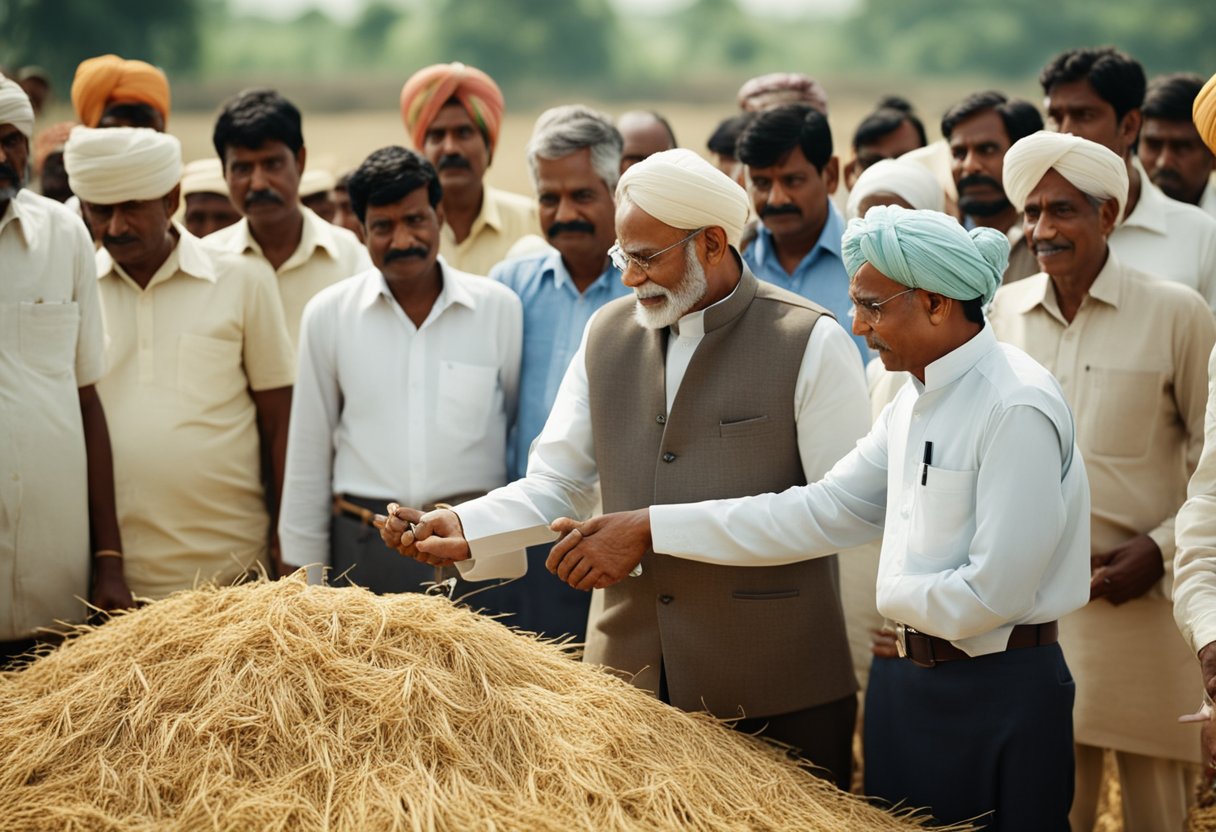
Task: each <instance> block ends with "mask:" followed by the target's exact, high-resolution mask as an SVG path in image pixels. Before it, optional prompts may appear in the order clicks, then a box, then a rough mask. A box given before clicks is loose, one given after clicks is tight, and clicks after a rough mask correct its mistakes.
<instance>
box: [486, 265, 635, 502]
mask: <svg viewBox="0 0 1216 832" xmlns="http://www.w3.org/2000/svg"><path fill="white" fill-rule="evenodd" d="M490 277H492V278H494V279H495V280H498V281H499V282H500V283H502V284H503V285H504V286H507V287H508V288H510V289H511V291H513V292H515V294H516V295H518V296H519V299H520V301H521V302H522V303H523V309H524V350H523V362H522V364H521V365H520V371H519V390H520V396H519V415H518V418H517V419H516V420H515V425H514V426H513V427H512V429H511V438H510V443H509V447H508V449H507V453H508V459H507V479H508V480H511V481H513V480H517V479H519V478H520V477H522V476H523V475H524V474H525V473H526V472H527V469H528V449H529V448H530V447H531V446H532V441H533V440H534V439H536V437H537V436H539V435H540V431H541V428H543V427H544V426H545V420H546V419H548V418H549V411H550V409H551V408H552V407H553V401H554V399H556V398H557V389H558V387H559V386H560V385H561V383H562V378H563V376H565V374H566V367H568V366H569V365H570V358H571V357H572V356H573V355H574V353H575V352H576V351H577V350H578V345H579V343H580V342H581V341H582V338H583V330H584V329H586V327H587V322H588V321H589V320H591V316H592V314H594V313H595V311H596V310H597V309H599V308H600V307H601V306H603V305H604V304H605V303H607V302H608V301H610V300H614V299H615V298H619V297H621V296H623V295H627V294H629V292H630V291H632V290H631V289H630V288H629V287H628V286H626V285H625V284H624V283H622V282H621V272H620V270H619V269H617V268H616V267H615V266H613V265H611V264H609V265H608V267H607V268H606V269H604V272H603V273H602V274H601V275H600V276H599V277H597V278H596V279H595V281H593V282H592V283H591V285H590V286H588V287H587V288H586V289H585V290H584V291H583V292H579V290H578V287H577V286H575V285H574V280H573V279H572V278H571V277H570V272H569V271H567V269H566V266H565V264H564V263H563V262H562V256H561V253H560V252H557V251H549V252H547V253H545V254H538V255H535V256H532V257H524V258H521V259H518V260H508V261H506V262H504V263H500V264H499V265H497V266H495V267H494V268H493V269H492V270H491V271H490Z"/></svg>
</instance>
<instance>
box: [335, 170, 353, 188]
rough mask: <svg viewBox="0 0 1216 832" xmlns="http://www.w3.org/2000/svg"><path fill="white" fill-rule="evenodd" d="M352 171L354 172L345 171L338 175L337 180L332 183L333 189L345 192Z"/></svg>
mask: <svg viewBox="0 0 1216 832" xmlns="http://www.w3.org/2000/svg"><path fill="white" fill-rule="evenodd" d="M353 173H354V171H353V170H352V171H347V172H346V173H344V174H342V175H341V176H339V177H338V181H337V182H335V183H334V190H335V191H342V192H343V193H346V190H347V185H349V184H350V177H351V175H352V174H353Z"/></svg>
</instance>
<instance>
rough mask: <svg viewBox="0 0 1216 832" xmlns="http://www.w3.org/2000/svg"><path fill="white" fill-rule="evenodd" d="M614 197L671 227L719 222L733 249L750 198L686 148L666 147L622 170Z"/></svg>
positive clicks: (737, 241) (724, 175)
mask: <svg viewBox="0 0 1216 832" xmlns="http://www.w3.org/2000/svg"><path fill="white" fill-rule="evenodd" d="M616 199H617V204H618V205H619V204H620V203H621V201H622V200H629V201H630V202H632V203H633V204H634V205H636V206H638V207H639V208H641V209H642V210H643V211H645V212H646V213H647V214H649V215H650V216H652V217H654V218H655V219H656V220H658V221H659V222H662V223H666V224H667V225H670V226H671V227H673V228H683V229H687V230H689V231H691V230H692V229H694V228H707V227H710V226H717V227H719V228H721V229H723V230H724V231H725V232H726V238H727V241H728V242H729V243H730V244H731V245H732V246H735V247H738V245H739V238H740V236H742V234H743V226H744V224H745V223H746V222H747V210H748V199H747V192H746V191H744V190H743V189H742V188H741V187H739V184H738V183H737V182H735V180H733V179H731V178H730V177H729V176H727V175H726V174H725V173H723V172H722V171H720V170H718V169H717V168H716V167H714V166H713V165H711V164H710V163H709V162H707V161H705V160H704V159H703V158H701V156H700V155H699V154H697V153H694V152H693V151H691V150H687V149H685V148H676V149H674V150H664V151H663V152H661V153H655V154H654V155H652V156H648V157H647V158H645V159H643V160H642V161H640V162H638V163H637V164H636V165H633V166H632V167H630V168H629V170H627V171H625V172H624V173H623V174H621V179H620V181H619V182H618V183H617V186H616Z"/></svg>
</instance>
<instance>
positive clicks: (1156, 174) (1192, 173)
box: [1136, 72, 1216, 217]
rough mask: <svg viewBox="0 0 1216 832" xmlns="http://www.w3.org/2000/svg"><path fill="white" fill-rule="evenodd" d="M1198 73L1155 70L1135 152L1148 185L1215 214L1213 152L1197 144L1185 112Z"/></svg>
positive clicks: (1192, 101) (1193, 94) (1215, 156)
mask: <svg viewBox="0 0 1216 832" xmlns="http://www.w3.org/2000/svg"><path fill="white" fill-rule="evenodd" d="M1203 84H1204V81H1203V78H1202V76H1199V75H1195V74H1194V73H1188V72H1179V73H1176V74H1174V75H1159V76H1157V77H1156V78H1154V79H1153V80H1152V81H1151V82H1150V83H1149V85H1148V91H1147V92H1146V93H1145V94H1144V106H1143V107H1142V108H1141V112H1143V113H1144V126H1143V127H1142V128H1140V143H1139V145H1137V147H1136V154H1137V155H1138V156H1139V157H1140V162H1141V163H1142V164H1143V165H1144V169H1145V170H1146V171H1148V175H1149V179H1151V180H1152V181H1153V184H1154V185H1156V186H1157V187H1158V188H1160V189H1161V190H1162V191H1164V192H1165V195H1166V196H1168V197H1169V198H1170V199H1176V200H1178V201H1179V202H1187V203H1190V204H1191V205H1198V206H1199V207H1200V208H1202V209H1203V210H1204V211H1206V212H1208V213H1209V214H1211V215H1212V216H1213V217H1216V187H1213V186H1212V171H1213V170H1216V153H1213V152H1212V151H1211V150H1209V149H1208V146H1207V145H1206V144H1204V143H1203V137H1202V136H1200V135H1199V130H1198V129H1196V127H1195V122H1194V120H1193V119H1192V117H1191V111H1192V109H1193V108H1194V104H1195V97H1196V96H1198V95H1199V91H1200V90H1201V89H1203Z"/></svg>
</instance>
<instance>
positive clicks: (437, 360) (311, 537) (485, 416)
mask: <svg viewBox="0 0 1216 832" xmlns="http://www.w3.org/2000/svg"><path fill="white" fill-rule="evenodd" d="M439 263H440V268H441V269H442V270H443V289H442V290H441V291H440V293H439V297H438V298H437V299H436V301H435V304H434V306H432V307H431V311H430V314H429V315H428V316H427V318H426V320H425V321H423V322H422V326H420V327H416V326H414V323H413V322H412V321H411V320H410V319H409V318H408V317H407V316H406V314H405V311H404V310H403V309H402V308H401V306H400V304H398V303H397V301H396V299H395V298H393V296H392V293H391V291H390V290H389V288H388V284H387V283H386V282H385V280H384V277H383V276H382V275H381V274H380V272H379V271H377V270H375V269H370V270H368V271H365V272H363V273H361V274H359V275H357V276H355V277H354V278H353V279H351V280H347V281H343V282H342V283H340V284H338V285H336V286H331V287H329V288H328V289H326V290H324V291H322V292H321V293H319V294H318V295H317V296H316V298H314V299H313V301H312V302H311V303H309V304H308V307H307V309H306V310H305V313H304V323H303V329H302V331H301V340H300V359H299V361H300V366H299V378H298V380H297V382H296V387H295V390H294V392H293V397H292V405H291V429H290V433H289V437H288V443H287V474H286V483H285V485H284V489H283V505H282V511H281V514H282V518H281V521H280V524H279V538H280V543H281V544H282V547H283V559H284V560H285V561H286V562H288V563H290V564H293V565H296V566H306V565H310V564H318V563H319V564H325V563H328V562H329V521H330V516H331V514H332V512H331V505H332V501H333V495H334V494H343V493H346V494H354V495H358V496H361V497H369V498H383V499H384V500H385V502H388V501H389V500H399V501H401V502H402V503H404V504H406V505H414V506H418V505H423V504H425V503H429V502H432V501H434V500H437V499H442V498H443V497H447V496H450V495H453V494H459V493H466V492H470V491H489V490H490V489H493V488H496V487H498V486H500V485H502V484H503V483H504V482H505V481H506V441H507V428H508V424H509V417H510V415H511V414H513V413H514V412H515V406H516V397H517V396H518V393H519V357H520V348H521V343H522V328H523V324H522V313H521V310H520V304H519V299H518V298H517V297H516V296H515V294H514V293H513V292H511V291H510V290H509V289H507V288H506V287H504V286H501V285H499V284H497V283H495V282H493V281H490V280H486V279H485V278H484V277H479V276H476V275H471V274H467V273H465V272H461V271H458V270H456V269H453V268H451V267H450V266H448V265H447V264H446V263H445V262H444V261H443V259H442V258H440V260H439Z"/></svg>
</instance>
